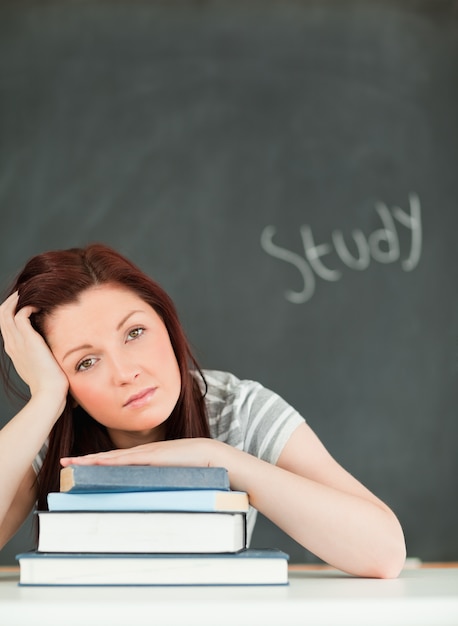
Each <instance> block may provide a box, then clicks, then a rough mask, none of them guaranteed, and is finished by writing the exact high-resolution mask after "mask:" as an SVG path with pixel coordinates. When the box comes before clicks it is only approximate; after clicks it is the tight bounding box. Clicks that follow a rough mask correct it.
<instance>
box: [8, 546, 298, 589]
mask: <svg viewBox="0 0 458 626" xmlns="http://www.w3.org/2000/svg"><path fill="white" fill-rule="evenodd" d="M16 558H17V559H18V561H19V566H20V582H19V584H20V585H91V586H92V585H286V584H288V555H287V554H285V553H284V552H281V551H280V550H244V551H243V552H238V553H237V554H173V555H171V554H158V553H155V554H122V555H121V554H64V553H57V554H56V553H54V554H49V553H39V552H26V553H23V554H18V555H17V557H16Z"/></svg>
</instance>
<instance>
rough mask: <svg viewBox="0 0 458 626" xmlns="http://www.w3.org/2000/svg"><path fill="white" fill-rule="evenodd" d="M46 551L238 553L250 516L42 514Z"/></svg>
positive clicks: (41, 544) (41, 536)
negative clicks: (247, 519) (247, 518)
mask: <svg viewBox="0 0 458 626" xmlns="http://www.w3.org/2000/svg"><path fill="white" fill-rule="evenodd" d="M36 515H38V522H39V524H38V528H39V533H38V550H39V551H40V552H171V553H177V552H190V553H196V552H209V553H214V552H237V551H239V550H243V549H244V548H246V513H228V512H223V513H220V512H209V513H201V512H198V513H196V512H191V513H188V512H156V511H140V512H139V511H135V512H134V511H90V512H86V511H84V512H83V511H76V512H75V511H37V512H36Z"/></svg>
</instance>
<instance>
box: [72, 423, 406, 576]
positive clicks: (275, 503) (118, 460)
mask: <svg viewBox="0 0 458 626" xmlns="http://www.w3.org/2000/svg"><path fill="white" fill-rule="evenodd" d="M70 463H78V464H105V465H109V464H134V465H135V464H137V465H141V464H149V465H200V466H206V465H209V466H222V467H226V468H227V470H228V472H229V478H230V483H231V487H232V489H236V490H241V491H246V492H247V493H248V495H249V499H250V503H251V504H252V506H254V507H255V508H256V509H257V510H258V511H260V512H261V513H263V514H264V515H265V516H266V517H268V518H269V519H270V520H272V521H273V522H274V523H275V524H276V525H277V526H278V527H279V528H281V529H282V530H283V531H285V532H286V533H287V534H288V535H290V536H291V537H292V538H293V539H295V540H296V541H298V542H299V543H300V544H302V545H303V546H304V547H305V548H306V549H307V550H310V551H311V552H312V553H314V554H315V555H317V556H318V557H320V558H321V559H323V560H324V561H326V562H327V563H330V564H331V565H333V566H335V567H337V568H339V569H341V570H343V571H346V572H348V573H350V574H354V575H357V576H369V577H380V578H392V577H396V576H397V575H398V574H399V572H400V570H401V568H402V566H403V564H404V560H405V543H404V537H403V533H402V529H401V526H400V524H399V522H398V520H397V519H396V517H395V515H394V514H393V513H392V511H391V510H390V509H389V508H388V507H387V506H386V505H385V504H383V503H382V502H381V501H380V500H379V499H378V498H376V497H375V496H374V495H373V494H372V493H371V492H370V491H369V490H367V489H366V488H365V487H363V486H362V485H361V484H360V483H359V482H358V481H357V480H356V479H355V478H353V477H352V476H351V475H350V474H348V473H347V472H346V471H345V470H344V469H343V468H342V467H340V465H339V464H338V463H337V462H336V461H335V460H334V459H333V458H332V457H331V455H330V454H329V453H328V452H327V451H326V449H325V448H324V446H323V445H322V444H321V442H320V441H319V439H318V437H317V436H316V435H315V434H314V433H313V431H312V430H311V429H310V427H309V426H307V425H306V424H303V425H301V426H299V427H298V428H297V429H296V431H295V432H294V433H293V435H292V436H291V437H290V439H289V441H288V443H287V444H286V446H285V447H284V449H283V452H282V454H281V455H280V458H279V460H278V463H277V465H272V464H270V463H267V462H266V461H262V460H260V459H258V458H256V457H254V456H252V455H250V454H248V453H246V452H243V451H241V450H237V449H235V448H232V447H231V446H229V445H227V444H225V443H222V442H219V441H215V440H211V439H178V440H174V441H162V442H158V443H152V444H144V445H141V446H137V447H135V448H129V449H125V450H113V451H111V452H104V453H100V454H94V455H88V456H86V457H77V458H71V459H70V458H69V459H63V460H62V464H63V465H64V466H65V465H69V464H70Z"/></svg>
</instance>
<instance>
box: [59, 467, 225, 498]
mask: <svg viewBox="0 0 458 626" xmlns="http://www.w3.org/2000/svg"><path fill="white" fill-rule="evenodd" d="M172 489H173V490H183V489H220V490H226V491H229V489H230V485H229V475H228V472H227V470H226V469H225V468H224V467H175V466H160V467H157V466H152V465H69V466H68V467H64V468H63V469H62V470H61V473H60V490H61V491H64V492H67V493H81V492H93V493H103V492H115V491H170V490H172Z"/></svg>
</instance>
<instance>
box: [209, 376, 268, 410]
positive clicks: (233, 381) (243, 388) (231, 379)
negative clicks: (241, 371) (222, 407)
mask: <svg viewBox="0 0 458 626" xmlns="http://www.w3.org/2000/svg"><path fill="white" fill-rule="evenodd" d="M202 373H203V376H204V380H205V383H206V390H207V393H206V396H207V398H209V399H214V400H218V399H219V400H223V401H226V402H227V401H230V400H235V399H236V398H239V397H241V396H246V395H248V394H250V393H252V392H254V391H256V390H260V389H262V388H263V387H262V385H261V384H260V383H259V382H256V381H254V380H248V379H241V378H238V377H237V376H236V375H235V374H233V373H231V372H226V371H222V370H203V371H202Z"/></svg>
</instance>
